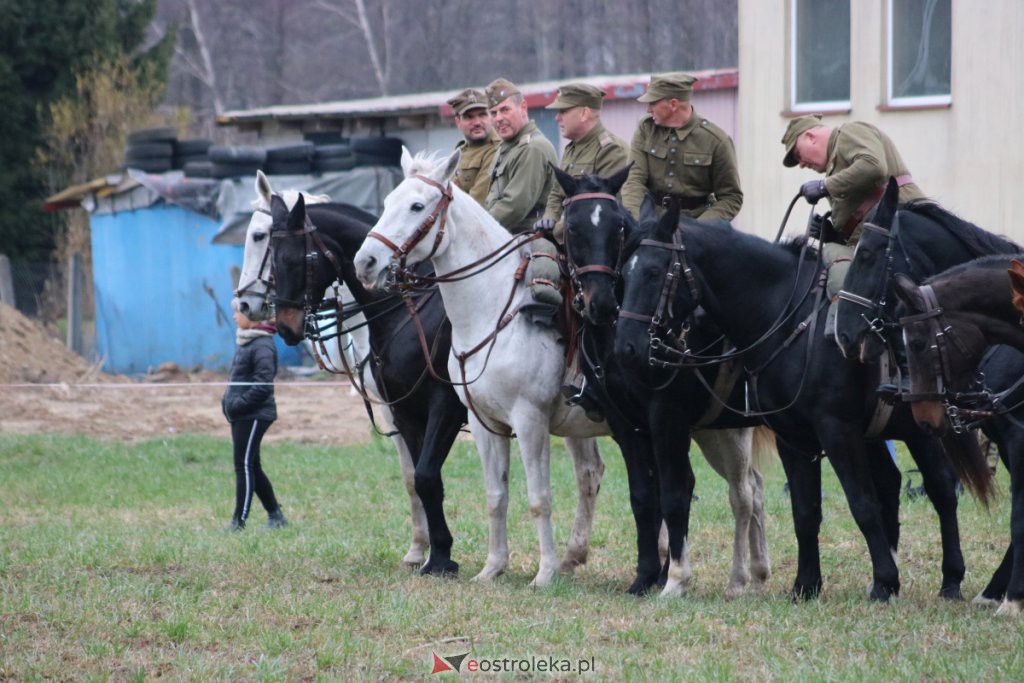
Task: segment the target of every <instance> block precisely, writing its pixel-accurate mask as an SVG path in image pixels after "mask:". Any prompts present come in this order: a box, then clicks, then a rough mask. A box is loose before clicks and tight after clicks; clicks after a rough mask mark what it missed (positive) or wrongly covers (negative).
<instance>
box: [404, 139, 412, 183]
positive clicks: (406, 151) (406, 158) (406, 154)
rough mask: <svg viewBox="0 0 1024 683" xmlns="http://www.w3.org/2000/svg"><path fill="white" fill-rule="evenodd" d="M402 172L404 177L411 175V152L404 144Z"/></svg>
mask: <svg viewBox="0 0 1024 683" xmlns="http://www.w3.org/2000/svg"><path fill="white" fill-rule="evenodd" d="M402 173H403V174H404V175H405V177H406V178H408V177H409V176H411V175H412V154H410V153H409V148H408V147H406V146H405V145H402Z"/></svg>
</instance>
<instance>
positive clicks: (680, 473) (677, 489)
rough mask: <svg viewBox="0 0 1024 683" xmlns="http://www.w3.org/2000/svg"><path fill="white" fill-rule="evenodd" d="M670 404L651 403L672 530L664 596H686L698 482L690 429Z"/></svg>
mask: <svg viewBox="0 0 1024 683" xmlns="http://www.w3.org/2000/svg"><path fill="white" fill-rule="evenodd" d="M669 403H670V401H669V400H668V398H667V397H661V396H657V397H656V398H655V399H654V400H653V401H651V417H650V425H651V435H652V444H653V446H654V457H655V460H656V462H657V463H658V488H659V498H660V500H661V515H662V518H663V519H664V520H665V525H666V526H667V527H668V575H667V578H666V580H665V588H663V589H662V591H661V595H662V596H671V595H682V594H683V593H684V592H685V591H686V588H687V585H688V584H689V582H690V579H691V578H692V576H693V570H692V569H691V568H690V556H689V540H688V536H689V527H690V503H691V502H692V500H693V486H694V484H695V483H696V481H695V478H694V475H693V467H692V466H691V465H690V453H689V450H690V429H689V423H688V421H687V420H685V419H681V416H679V415H678V414H676V411H673V410H671V409H670V405H669Z"/></svg>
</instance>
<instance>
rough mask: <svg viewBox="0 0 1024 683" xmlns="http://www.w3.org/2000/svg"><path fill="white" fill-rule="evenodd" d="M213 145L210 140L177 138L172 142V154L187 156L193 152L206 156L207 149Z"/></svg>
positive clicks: (193, 153)
mask: <svg viewBox="0 0 1024 683" xmlns="http://www.w3.org/2000/svg"><path fill="white" fill-rule="evenodd" d="M212 146H213V142H211V141H210V140H201V139H196V140H178V141H177V142H175V143H174V154H175V155H176V156H179V157H187V156H192V155H195V154H199V155H202V156H204V157H205V156H206V152H207V150H209V149H210V147H212Z"/></svg>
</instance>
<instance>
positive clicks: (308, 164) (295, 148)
mask: <svg viewBox="0 0 1024 683" xmlns="http://www.w3.org/2000/svg"><path fill="white" fill-rule="evenodd" d="M315 149H316V146H315V145H314V144H313V143H312V142H301V143H298V144H295V145H286V146H283V147H272V148H271V149H268V150H267V164H266V166H264V167H263V171H264V172H265V173H266V174H267V175H309V174H310V173H312V172H313V152H314V150H315Z"/></svg>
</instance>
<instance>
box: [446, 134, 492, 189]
mask: <svg viewBox="0 0 1024 683" xmlns="http://www.w3.org/2000/svg"><path fill="white" fill-rule="evenodd" d="M499 142H500V140H498V139H495V138H488V139H487V140H461V141H459V143H458V144H457V145H455V148H456V149H461V150H462V157H461V158H460V159H459V170H458V171H457V172H456V174H455V184H456V185H458V186H459V188H461V189H462V191H463V192H465V193H467V194H468V195H469V196H470V197H472V198H473V199H475V200H477V202H479V203H480V204H483V203H484V201H485V200H486V199H487V192H488V191H489V190H490V189H491V175H490V170H491V164H492V163H494V154H495V152H497V151H498V143H499Z"/></svg>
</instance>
